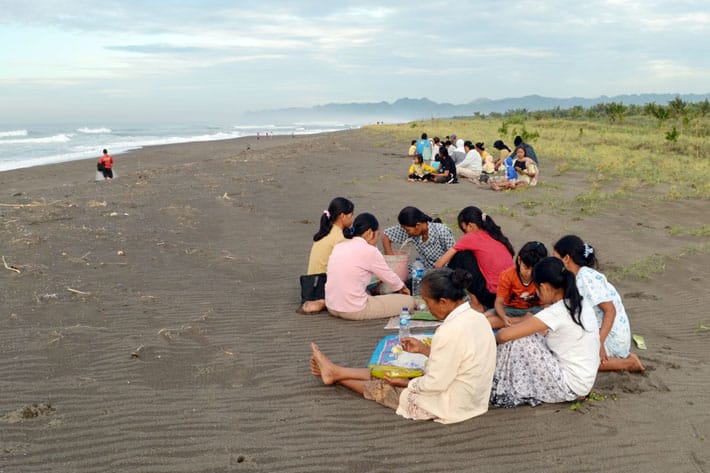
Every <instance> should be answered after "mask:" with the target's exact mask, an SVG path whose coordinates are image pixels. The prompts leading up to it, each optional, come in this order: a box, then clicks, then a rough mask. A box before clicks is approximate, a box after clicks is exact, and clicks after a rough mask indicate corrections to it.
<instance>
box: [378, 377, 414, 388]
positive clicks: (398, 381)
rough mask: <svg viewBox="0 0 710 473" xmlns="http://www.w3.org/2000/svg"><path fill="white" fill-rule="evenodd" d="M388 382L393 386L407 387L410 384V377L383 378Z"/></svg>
mask: <svg viewBox="0 0 710 473" xmlns="http://www.w3.org/2000/svg"><path fill="white" fill-rule="evenodd" d="M383 379H384V380H385V382H386V383H387V384H390V385H392V386H399V387H400V388H406V387H407V386H409V379H408V378H388V377H387V376H385V377H384V378H383Z"/></svg>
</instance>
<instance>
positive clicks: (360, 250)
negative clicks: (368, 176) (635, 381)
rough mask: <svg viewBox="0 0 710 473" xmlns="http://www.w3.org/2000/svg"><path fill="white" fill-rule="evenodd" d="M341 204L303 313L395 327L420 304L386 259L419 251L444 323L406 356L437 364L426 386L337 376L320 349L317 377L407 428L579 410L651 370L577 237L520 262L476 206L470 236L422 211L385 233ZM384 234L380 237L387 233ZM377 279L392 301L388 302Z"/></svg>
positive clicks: (360, 371)
mask: <svg viewBox="0 0 710 473" xmlns="http://www.w3.org/2000/svg"><path fill="white" fill-rule="evenodd" d="M354 207H355V206H354V204H353V203H352V202H351V201H350V200H348V199H346V198H343V197H338V198H335V199H333V200H332V201H331V203H330V205H329V206H328V208H327V209H326V210H325V211H324V212H323V214H322V215H321V221H320V228H319V230H318V232H317V233H316V234H315V235H314V237H313V240H314V242H313V246H312V248H311V253H310V258H309V264H308V274H307V275H304V276H302V277H301V296H302V306H301V308H300V311H301V312H303V313H318V312H321V311H323V310H327V311H328V312H329V313H330V314H331V315H334V316H336V317H340V318H344V319H347V320H362V319H375V318H385V317H392V316H395V315H397V314H398V313H399V312H400V310H401V309H402V308H403V307H407V308H408V309H409V310H413V309H414V299H413V298H412V296H411V294H410V290H409V288H408V287H407V283H408V281H405V280H402V279H401V278H400V277H399V276H398V275H397V274H396V273H395V272H394V271H393V270H392V269H391V268H390V267H389V266H388V264H387V262H386V260H385V256H384V255H383V254H382V253H381V252H380V251H379V250H378V248H377V244H378V242H379V241H380V237H381V239H382V247H383V250H384V253H385V254H392V253H393V252H394V249H393V245H395V244H401V243H403V242H405V241H406V240H411V241H413V243H414V245H415V246H416V249H417V254H418V257H419V258H420V259H421V261H422V263H423V265H424V267H425V268H426V269H427V271H426V273H425V276H424V278H423V280H422V282H421V296H422V298H423V299H424V301H425V302H426V304H427V307H428V309H429V311H430V312H431V314H432V315H433V316H434V317H435V318H437V319H438V320H441V321H442V324H441V325H440V326H439V327H438V328H437V330H436V333H435V334H434V337H433V339H432V343H431V346H430V347H429V346H427V345H425V344H423V343H422V342H421V341H420V340H418V339H416V338H413V337H410V338H405V339H403V340H402V341H401V345H402V348H403V349H404V350H405V351H408V352H412V353H422V354H424V355H426V356H427V357H428V363H427V368H426V370H425V373H424V375H423V376H421V377H418V378H414V379H411V380H409V379H401V378H384V379H375V378H373V377H372V376H371V374H370V371H369V370H368V369H367V368H349V367H345V366H339V365H337V364H335V363H333V362H332V361H331V360H330V359H329V358H328V357H326V356H325V355H324V354H323V353H322V352H321V351H320V349H319V348H318V346H317V345H316V344H312V345H311V350H312V355H311V360H310V368H311V372H312V373H313V374H314V375H316V376H318V377H320V378H321V379H322V381H323V382H324V383H325V384H340V385H343V386H346V387H348V388H350V389H352V390H354V391H356V392H358V393H360V394H362V395H363V396H364V397H365V398H367V399H372V400H375V401H376V402H378V403H380V404H383V405H386V406H389V407H391V408H393V409H395V410H396V412H397V413H398V414H400V415H402V416H404V417H406V418H411V419H433V420H436V421H438V422H443V423H451V422H459V421H463V420H465V419H468V418H471V417H474V416H477V415H480V414H483V413H485V412H486V411H487V409H488V406H489V405H494V406H501V407H514V406H519V405H524V404H527V405H533V406H534V405H537V404H540V403H543V402H545V403H549V402H564V401H573V400H575V399H578V398H580V397H583V396H586V395H587V394H588V393H589V392H590V391H591V389H592V387H593V385H594V381H595V379H596V373H597V371H604V370H626V371H643V370H644V367H643V365H642V364H641V361H640V360H639V359H638V357H637V356H636V355H634V354H632V353H630V345H631V331H630V327H629V319H628V316H627V314H626V311H625V309H624V305H623V303H622V301H621V297H620V296H619V294H618V292H617V291H616V289H615V288H614V286H613V285H612V284H611V283H610V282H609V281H607V279H606V277H605V276H604V275H603V274H602V273H600V272H599V271H597V270H596V269H594V268H595V266H596V262H597V255H596V251H595V249H594V248H593V247H592V246H591V245H589V244H587V243H586V242H584V241H583V240H582V239H581V238H579V237H578V236H576V235H566V236H563V237H562V238H560V239H559V240H558V241H557V242H555V244H554V245H553V247H552V254H550V253H549V252H548V249H547V248H546V246H545V245H544V244H543V243H542V242H539V241H529V242H527V243H526V244H524V245H523V246H522V248H520V250H519V251H518V253H517V255H516V254H515V251H514V248H513V246H512V244H511V243H510V241H509V240H508V238H507V237H506V236H505V235H504V234H503V231H502V230H501V228H500V227H499V226H498V225H497V224H496V222H495V221H494V219H493V217H491V216H490V215H487V214H486V213H484V212H483V211H481V209H479V208H478V207H473V206H470V207H466V208H464V209H462V210H461V211H460V212H459V214H458V217H457V224H458V228H459V229H460V230H461V231H462V232H463V235H462V236H461V237H460V238H459V239H458V240H456V239H455V238H454V236H453V233H452V232H451V230H450V229H449V228H448V227H447V226H446V225H444V224H443V223H441V222H440V221H434V220H433V219H432V218H431V217H429V216H428V215H426V214H425V213H424V212H422V211H421V210H419V209H417V208H415V207H411V206H409V207H405V208H403V209H402V210H401V211H400V213H399V215H398V223H399V225H396V226H393V227H389V228H386V229H384V231H382V232H381V231H380V227H379V223H378V220H377V218H376V217H375V216H374V215H372V214H371V213H361V214H359V215H357V216H356V217H354ZM380 233H382V235H381V234H380ZM373 281H381V282H384V283H387V285H388V286H389V287H390V288H391V290H392V291H393V292H392V293H390V294H378V293H377V292H376V290H373V289H372V288H373Z"/></svg>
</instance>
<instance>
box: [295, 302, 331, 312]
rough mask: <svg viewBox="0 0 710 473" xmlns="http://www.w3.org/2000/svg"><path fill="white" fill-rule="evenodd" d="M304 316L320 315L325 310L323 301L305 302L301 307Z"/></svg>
mask: <svg viewBox="0 0 710 473" xmlns="http://www.w3.org/2000/svg"><path fill="white" fill-rule="evenodd" d="M301 309H302V310H303V313H304V314H320V313H321V312H323V310H325V299H320V300H317V301H306V302H304V303H303V307H301Z"/></svg>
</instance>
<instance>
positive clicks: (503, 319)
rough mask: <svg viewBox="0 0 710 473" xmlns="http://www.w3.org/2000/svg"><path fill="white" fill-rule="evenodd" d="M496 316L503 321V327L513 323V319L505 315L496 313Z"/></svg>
mask: <svg viewBox="0 0 710 473" xmlns="http://www.w3.org/2000/svg"><path fill="white" fill-rule="evenodd" d="M498 317H500V319H501V320H502V321H503V325H504V326H505V327H510V326H511V325H513V321H512V320H511V319H510V317H508V316H507V315H501V314H498Z"/></svg>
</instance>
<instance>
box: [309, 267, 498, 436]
mask: <svg viewBox="0 0 710 473" xmlns="http://www.w3.org/2000/svg"><path fill="white" fill-rule="evenodd" d="M470 283H471V275H470V274H469V273H468V272H466V271H464V270H461V269H457V270H451V269H448V268H442V269H437V270H433V271H430V272H429V273H427V274H426V275H425V276H424V279H423V280H422V296H423V298H424V300H425V302H426V303H427V306H428V307H429V310H430V311H431V313H432V315H434V316H435V317H436V318H437V319H439V320H442V321H443V323H442V324H441V326H439V328H437V330H436V333H435V334H434V337H433V339H432V343H431V347H429V346H427V345H425V344H424V343H422V342H421V341H419V340H418V339H416V338H405V339H403V340H402V342H401V343H402V347H403V348H404V350H406V351H408V352H411V353H421V354H423V355H426V356H427V357H428V358H429V360H428V362H427V366H426V369H425V373H424V375H423V376H420V377H418V378H414V379H412V380H409V379H402V378H396V379H393V378H384V379H373V378H372V377H371V375H370V370H369V369H367V368H347V367H344V366H338V365H336V364H334V363H333V362H332V361H330V360H329V359H328V358H327V357H326V356H325V355H324V354H323V353H322V352H321V351H320V349H319V348H318V346H317V345H316V344H315V343H311V351H312V356H311V373H313V374H314V375H315V376H318V377H320V378H321V380H322V381H323V384H328V385H330V384H340V385H342V386H345V387H347V388H349V389H351V390H353V391H355V392H357V393H359V394H362V395H363V397H365V399H370V400H373V401H375V402H377V403H379V404H382V405H384V406H387V407H390V408H391V409H395V410H396V411H397V414H399V415H401V416H402V417H405V418H407V419H417V420H435V421H437V422H441V423H444V424H449V423H454V422H461V421H464V420H466V419H470V418H471V417H475V416H478V415H481V414H483V413H485V412H486V411H487V410H488V400H489V396H490V390H491V384H492V380H493V372H494V370H495V352H496V346H495V338H494V337H493V332H492V330H491V327H490V325H489V324H488V322H487V321H486V318H485V316H484V315H483V314H481V313H479V312H476V311H474V310H473V309H471V307H470V306H469V304H468V302H467V301H466V292H465V288H466V287H468V286H469V285H470Z"/></svg>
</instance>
